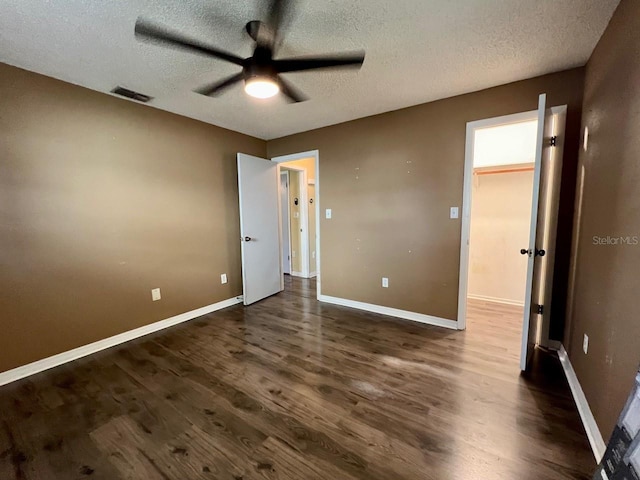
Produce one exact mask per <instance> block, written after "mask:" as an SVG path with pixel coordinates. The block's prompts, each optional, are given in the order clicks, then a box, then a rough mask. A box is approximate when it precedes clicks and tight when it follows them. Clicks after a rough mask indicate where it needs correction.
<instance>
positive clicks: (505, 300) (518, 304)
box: [467, 293, 524, 307]
mask: <svg viewBox="0 0 640 480" xmlns="http://www.w3.org/2000/svg"><path fill="white" fill-rule="evenodd" d="M467 298H473V299H474V300H482V301H483V302H492V303H502V304H504V305H515V306H516V307H524V302H523V301H520V300H511V299H509V298H498V297H489V296H487V295H474V294H473V293H470V294H468V295H467Z"/></svg>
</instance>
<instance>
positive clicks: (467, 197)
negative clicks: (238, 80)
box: [456, 105, 567, 344]
mask: <svg viewBox="0 0 640 480" xmlns="http://www.w3.org/2000/svg"><path fill="white" fill-rule="evenodd" d="M566 108H567V107H566V105H563V106H561V107H551V111H552V113H553V114H554V115H558V114H560V113H562V112H565V111H566ZM531 120H538V110H531V111H528V112H521V113H515V114H512V115H503V116H500V117H494V118H485V119H483V120H476V121H473V122H468V123H467V136H466V145H465V156H464V184H463V195H462V232H461V239H460V280H459V286H458V319H457V322H456V323H457V328H458V330H465V329H466V328H467V295H468V286H469V238H470V234H471V203H472V186H473V158H474V154H475V151H474V148H475V133H476V131H477V130H481V129H483V128H489V127H499V126H502V125H509V124H513V123H520V122H527V121H531ZM515 253H516V252H514V255H515ZM543 331H544V332H545V333H546V334H547V335H548V332H549V328H548V325H547V326H546V329H543ZM540 341H541V343H545V344H546V343H548V338H546V339H545V338H541V339H540Z"/></svg>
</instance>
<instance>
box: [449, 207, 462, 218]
mask: <svg viewBox="0 0 640 480" xmlns="http://www.w3.org/2000/svg"><path fill="white" fill-rule="evenodd" d="M459 216H460V211H459V209H458V207H451V211H450V212H449V218H458V217H459Z"/></svg>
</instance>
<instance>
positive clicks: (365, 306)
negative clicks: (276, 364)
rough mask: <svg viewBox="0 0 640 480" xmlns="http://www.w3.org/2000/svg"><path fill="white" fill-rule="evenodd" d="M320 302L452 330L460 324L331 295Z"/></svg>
mask: <svg viewBox="0 0 640 480" xmlns="http://www.w3.org/2000/svg"><path fill="white" fill-rule="evenodd" d="M318 300H320V301H321V302H325V303H332V304H334V305H341V306H343V307H350V308H357V309H358V310H365V311H367V312H373V313H380V314H382V315H388V316H390V317H397V318H403V319H405V320H412V321H414V322H420V323H426V324H427V325H435V326H437V327H444V328H449V329H451V330H457V329H458V324H457V322H456V321H455V320H447V319H446V318H440V317H432V316H431V315H424V314H422V313H416V312H409V311H407V310H399V309H397V308H391V307H383V306H382V305H374V304H372V303H364V302H357V301H355V300H347V299H345V298H338V297H331V296H329V295H322V296H320V298H319V299H318Z"/></svg>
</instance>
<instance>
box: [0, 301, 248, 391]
mask: <svg viewBox="0 0 640 480" xmlns="http://www.w3.org/2000/svg"><path fill="white" fill-rule="evenodd" d="M239 303H242V297H241V296H240V297H234V298H229V299H228V300H223V301H221V302H218V303H214V304H212V305H207V306H206V307H202V308H198V309H196V310H191V311H190V312H186V313H181V314H180V315H176V316H174V317H171V318H167V319H166V320H160V321H159V322H155V323H152V324H150V325H145V326H144V327H140V328H136V329H134V330H129V331H128V332H124V333H120V334H118V335H114V336H113V337H109V338H105V339H103V340H98V341H97V342H93V343H90V344H88V345H83V346H82V347H78V348H74V349H73V350H68V351H66V352H62V353H59V354H57V355H53V356H52V357H48V358H43V359H42V360H38V361H36V362H33V363H28V364H27V365H22V366H21V367H16V368H14V369H12V370H7V371H6V372H2V373H0V386H2V385H6V384H8V383H11V382H15V381H16V380H20V379H21V378H25V377H28V376H30V375H35V374H36V373H40V372H43V371H45V370H49V369H50V368H54V367H57V366H59V365H62V364H63V363H67V362H72V361H73V360H77V359H78V358H82V357H86V356H87V355H91V354H93V353H96V352H99V351H101V350H106V349H107V348H111V347H114V346H116V345H120V344H121V343H125V342H128V341H130V340H134V339H136V338H139V337H143V336H145V335H149V334H150V333H153V332H157V331H159V330H164V329H165V328H169V327H172V326H174V325H177V324H179V323H183V322H187V321H189V320H193V319H194V318H198V317H201V316H203V315H206V314H208V313H211V312H215V311H216V310H221V309H223V308H227V307H231V306H233V305H237V304H239Z"/></svg>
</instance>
